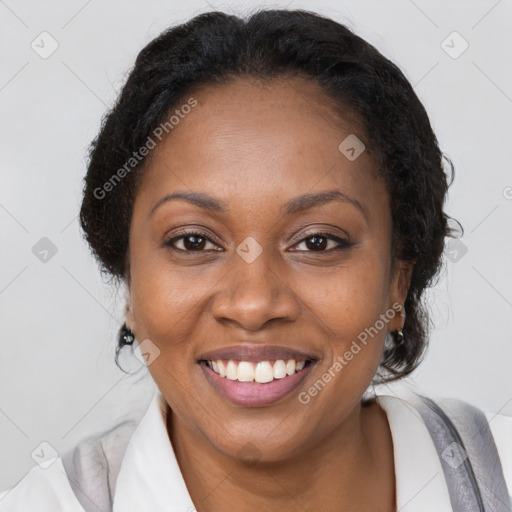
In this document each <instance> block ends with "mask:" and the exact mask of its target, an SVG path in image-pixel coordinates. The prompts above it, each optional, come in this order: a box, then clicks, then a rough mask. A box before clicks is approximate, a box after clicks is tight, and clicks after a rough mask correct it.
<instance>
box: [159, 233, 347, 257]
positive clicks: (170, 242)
mask: <svg viewBox="0 0 512 512" xmlns="http://www.w3.org/2000/svg"><path fill="white" fill-rule="evenodd" d="M192 236H196V237H199V238H203V239H205V240H207V241H208V242H210V243H212V244H215V241H214V240H212V239H211V237H209V236H208V235H207V234H206V233H203V232H202V231H182V232H181V233H180V234H179V235H176V236H173V237H172V238H169V239H168V240H166V241H165V242H164V245H165V246H166V247H169V248H170V249H171V250H173V251H178V252H187V253H194V252H205V250H204V249H203V250H199V251H189V250H186V249H178V248H176V247H174V245H173V244H174V243H175V242H176V241H178V240H181V239H183V238H188V237H192ZM314 237H322V238H327V239H328V240H333V241H335V242H337V243H338V244H339V245H338V246H337V247H334V248H333V247H331V248H330V249H324V250H321V251H313V250H306V251H297V252H313V253H314V252H317V253H325V252H327V253H329V252H331V251H339V250H343V249H348V248H350V247H351V246H352V245H353V244H352V243H350V242H349V241H348V240H345V239H343V238H340V237H339V236H336V235H333V234H331V233H327V232H315V233H311V234H310V235H308V236H306V237H305V238H302V239H301V240H299V241H298V242H297V243H296V244H295V245H297V244H301V243H303V242H305V241H306V240H309V239H311V238H314Z"/></svg>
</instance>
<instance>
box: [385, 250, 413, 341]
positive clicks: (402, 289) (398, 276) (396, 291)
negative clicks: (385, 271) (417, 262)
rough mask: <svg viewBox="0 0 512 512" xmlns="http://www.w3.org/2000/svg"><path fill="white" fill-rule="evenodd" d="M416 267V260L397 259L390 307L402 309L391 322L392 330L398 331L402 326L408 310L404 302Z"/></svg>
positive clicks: (396, 309)
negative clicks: (405, 308)
mask: <svg viewBox="0 0 512 512" xmlns="http://www.w3.org/2000/svg"><path fill="white" fill-rule="evenodd" d="M413 268H414V262H412V261H405V260H396V262H395V267H394V272H393V276H392V278H391V279H392V281H391V290H390V295H389V305H388V307H389V308H390V309H392V310H394V311H397V312H398V311H400V314H399V315H395V316H394V318H393V319H392V320H391V321H390V322H389V329H390V331H391V332H393V331H397V330H398V329H400V328H402V326H403V324H404V321H405V315H406V313H407V312H406V311H405V310H404V303H405V300H406V298H407V292H408V291H409V286H410V284H411V276H412V271H413Z"/></svg>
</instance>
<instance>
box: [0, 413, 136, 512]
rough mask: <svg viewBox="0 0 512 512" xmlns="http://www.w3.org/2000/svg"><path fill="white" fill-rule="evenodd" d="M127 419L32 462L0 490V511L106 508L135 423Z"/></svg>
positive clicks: (75, 511) (71, 511) (81, 511)
mask: <svg viewBox="0 0 512 512" xmlns="http://www.w3.org/2000/svg"><path fill="white" fill-rule="evenodd" d="M137 423H138V422H137V420H136V419H127V420H125V421H122V422H121V423H119V424H117V425H115V426H114V427H112V428H110V429H109V430H108V431H103V432H101V433H97V434H95V435H92V436H90V437H88V438H86V439H85V440H83V441H82V442H80V443H79V444H78V445H77V446H76V447H75V448H73V449H72V450H70V451H68V452H66V453H65V454H63V455H62V457H58V458H56V459H55V460H54V461H53V462H52V463H51V465H50V466H48V467H46V468H43V467H40V466H38V465H36V466H34V467H33V468H32V469H31V470H30V471H29V472H28V473H27V474H26V475H25V476H24V477H23V478H22V479H21V480H20V481H19V482H18V484H16V485H15V486H14V487H11V488H10V489H7V490H5V491H2V492H0V510H1V512H27V511H28V510H37V511H38V512H55V511H56V510H59V511H63V512H86V511H87V510H90V507H91V503H94V510H109V509H110V508H111V506H112V503H111V496H113V495H114V492H115V483H116V479H117V474H118V472H119V468H120V466H121V462H122V459H123V456H124V451H125V449H126V445H127V444H128V442H129V439H130V437H131V435H132V434H133V431H134V430H135V428H136V427H137Z"/></svg>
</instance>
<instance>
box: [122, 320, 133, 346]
mask: <svg viewBox="0 0 512 512" xmlns="http://www.w3.org/2000/svg"><path fill="white" fill-rule="evenodd" d="M134 341H135V335H134V334H133V332H132V330H131V329H130V328H129V327H126V323H124V324H123V325H122V326H121V329H119V346H120V347H122V346H124V345H133V342H134Z"/></svg>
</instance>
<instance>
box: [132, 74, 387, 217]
mask: <svg viewBox="0 0 512 512" xmlns="http://www.w3.org/2000/svg"><path fill="white" fill-rule="evenodd" d="M190 104H195V106H194V107H193V108H182V106H183V105H190ZM171 116H173V121H174V122H173V123H172V128H171V127H170V125H168V126H167V131H168V132H169V133H167V134H165V133H164V136H162V137H161V139H162V140H161V141H160V140H158V139H156V138H155V142H156V145H155V148H154V149H153V150H152V151H151V153H150V155H149V157H148V159H147V161H146V166H145V172H144V177H143V179H142V183H141V187H140V188H139V191H138V194H137V198H136V202H139V203H141V202H143V203H148V204H147V206H149V202H151V201H153V203H154V202H155V201H156V200H158V199H160V197H161V196H162V195H163V194H167V193H172V192H173V191H174V190H175V189H180V190H186V189H189V190H194V191H197V190H201V191H203V192H207V193H208V194H210V195H214V196H217V197H220V198H222V199H224V200H225V201H226V202H230V203H232V202H233V203H234V202H237V201H239V202H240V204H242V205H245V206H246V207H250V206H253V207H255V208H257V207H259V206H261V205H262V204H263V203H265V202H266V203H268V200H269V199H275V200H279V201H280V202H281V199H284V198H285V197H292V196H296V195H300V194H304V193H306V192H308V191H311V190H313V189H318V190H324V189H328V188H333V186H335V187H338V188H339V189H341V190H342V191H343V192H344V193H346V194H347V195H351V196H359V197H361V198H363V200H364V197H365V196H370V199H371V195H372V193H373V192H377V193H378V194H380V195H382V192H383V190H382V187H383V184H382V183H381V182H380V180H378V179H376V170H375V166H374V163H373V161H372V158H371V156H370V151H368V149H370V148H366V149H365V150H364V151H363V152H362V153H361V154H360V155H359V156H358V157H357V158H356V159H355V160H353V161H351V160H349V159H348V158H347V157H346V155H345V154H344V153H342V152H341V151H340V149H339V146H340V144H341V143H342V142H343V141H344V140H345V139H347V137H353V136H354V135H355V136H356V137H358V139H364V134H363V133H362V132H361V128H360V126H359V123H357V121H356V120H355V119H354V118H353V116H352V117H350V116H349V115H347V117H346V118H345V117H341V116H340V115H339V114H338V113H337V110H336V109H335V108H334V104H333V102H332V100H331V99H330V98H329V97H327V96H326V95H325V93H324V92H323V91H322V90H321V89H320V87H319V86H318V85H317V84H316V83H314V82H312V81H310V80H305V79H302V78H297V77H294V78H281V79H274V80H272V81H265V82H261V81H259V82H256V81H255V80H253V79H237V80H233V81H232V82H230V83H224V84H219V85H212V86H202V87H199V88H196V89H194V90H193V91H192V92H191V93H190V94H189V95H186V96H184V98H183V99H182V100H181V102H178V104H177V105H176V106H175V107H174V110H173V112H171V113H169V116H168V117H169V118H170V117H171ZM374 189H376V190H374ZM384 192H385V191H384Z"/></svg>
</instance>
